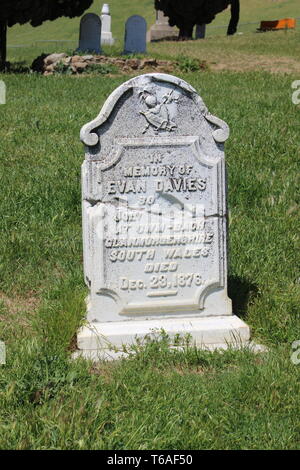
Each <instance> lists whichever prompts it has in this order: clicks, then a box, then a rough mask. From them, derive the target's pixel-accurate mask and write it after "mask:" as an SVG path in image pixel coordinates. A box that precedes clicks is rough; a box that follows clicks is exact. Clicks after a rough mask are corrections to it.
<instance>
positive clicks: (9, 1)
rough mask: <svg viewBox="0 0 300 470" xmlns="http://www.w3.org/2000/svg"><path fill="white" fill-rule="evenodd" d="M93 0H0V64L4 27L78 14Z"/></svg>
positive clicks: (4, 39)
mask: <svg viewBox="0 0 300 470" xmlns="http://www.w3.org/2000/svg"><path fill="white" fill-rule="evenodd" d="M92 3H93V0H0V66H1V64H2V66H3V64H4V63H5V58H6V29H7V26H13V25H14V24H16V23H20V24H24V23H30V24H31V25H32V26H39V25H41V24H42V23H43V22H44V21H46V20H56V19H57V18H60V17H61V16H67V17H69V18H73V17H74V16H80V15H82V14H83V12H84V11H85V10H86V9H87V8H89V6H90V5H91V4H92Z"/></svg>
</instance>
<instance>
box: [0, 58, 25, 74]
mask: <svg viewBox="0 0 300 470" xmlns="http://www.w3.org/2000/svg"><path fill="white" fill-rule="evenodd" d="M0 72H1V73H22V74H24V73H30V72H31V70H30V67H29V65H27V64H26V62H25V61H21V62H6V63H5V66H4V67H3V68H1V70H0Z"/></svg>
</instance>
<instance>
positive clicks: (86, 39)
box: [77, 13, 101, 54]
mask: <svg viewBox="0 0 300 470" xmlns="http://www.w3.org/2000/svg"><path fill="white" fill-rule="evenodd" d="M77 50H78V51H82V52H96V53H98V54H99V53H100V52H101V19H100V17H99V16H98V15H95V13H87V14H86V15H84V16H83V17H82V18H81V20H80V31H79V46H78V49H77Z"/></svg>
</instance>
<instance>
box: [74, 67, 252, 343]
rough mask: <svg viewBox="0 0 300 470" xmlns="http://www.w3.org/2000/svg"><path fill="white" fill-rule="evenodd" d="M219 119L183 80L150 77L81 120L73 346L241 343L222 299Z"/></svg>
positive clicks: (243, 332)
mask: <svg viewBox="0 0 300 470" xmlns="http://www.w3.org/2000/svg"><path fill="white" fill-rule="evenodd" d="M228 135H229V128H228V126H227V124H226V123H225V122H223V121H221V120H220V119H218V118H217V117H215V116H213V115H211V114H210V113H209V111H208V110H207V108H206V106H205V105H204V103H203V101H202V99H201V98H200V96H199V95H198V94H197V92H196V91H195V90H194V89H193V88H192V87H191V86H190V85H189V84H188V83H186V82H184V81H183V80H181V79H179V78H177V77H173V76H171V75H165V74H147V75H142V76H139V77H136V78H133V79H131V80H129V81H128V82H126V83H124V84H123V85H121V86H120V87H119V88H117V89H116V90H115V91H114V92H113V93H112V94H111V96H110V97H109V98H108V99H107V101H106V103H105V104H104V106H103V108H102V110H101V112H100V114H99V116H98V117H97V118H96V119H95V120H94V121H91V122H90V123H88V124H86V125H85V126H83V128H82V130H81V140H82V141H83V143H84V144H85V149H86V157H85V161H84V163H83V166H82V196H83V241H84V272H85V281H86V284H87V286H88V288H89V291H90V294H89V301H88V314H87V319H88V321H89V326H88V327H85V328H84V329H83V330H82V331H81V332H80V333H79V335H78V345H79V348H81V349H84V350H85V349H86V350H93V349H94V350H97V349H101V348H104V349H105V348H107V344H108V343H109V344H113V345H114V346H116V347H121V345H122V343H130V342H133V341H134V338H135V337H136V336H140V337H142V336H143V335H146V334H147V333H149V332H150V331H151V329H152V328H163V329H164V330H165V331H166V332H167V333H168V334H170V335H171V336H172V335H175V334H176V333H183V334H185V333H189V334H191V336H192V338H193V340H194V341H195V342H196V344H198V345H202V344H209V345H211V344H221V343H225V342H230V341H232V340H233V336H232V335H233V332H238V335H236V336H237V337H238V336H240V339H241V341H244V340H247V339H248V338H249V328H248V327H247V325H246V324H245V323H243V322H242V321H241V320H240V319H238V318H237V317H235V316H232V309H231V301H230V299H229V298H228V296H227V241H226V233H227V232H226V220H227V212H226V210H227V209H226V181H225V156H224V142H225V141H226V139H227V138H228Z"/></svg>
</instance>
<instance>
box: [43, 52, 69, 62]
mask: <svg viewBox="0 0 300 470" xmlns="http://www.w3.org/2000/svg"><path fill="white" fill-rule="evenodd" d="M64 57H67V54H65V53H64V52H62V53H60V54H50V55H48V56H47V57H46V58H45V61H44V62H45V65H49V64H53V63H55V62H59V61H60V60H62V59H63V58H64Z"/></svg>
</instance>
